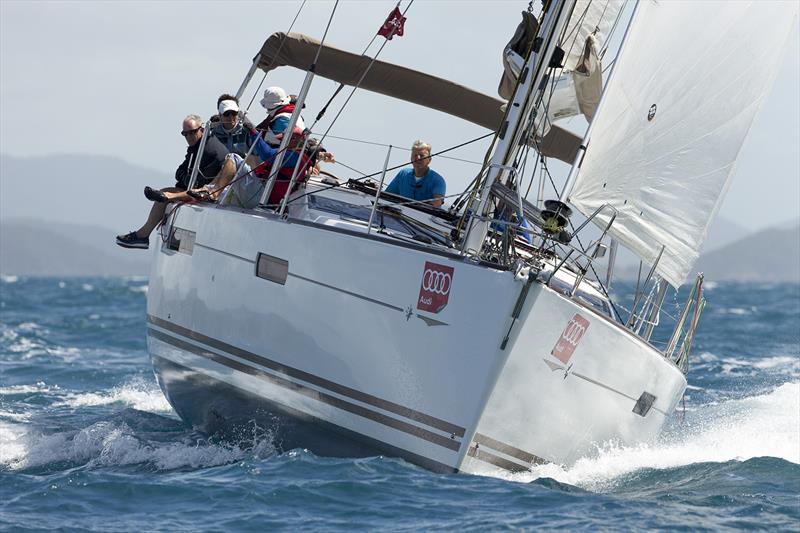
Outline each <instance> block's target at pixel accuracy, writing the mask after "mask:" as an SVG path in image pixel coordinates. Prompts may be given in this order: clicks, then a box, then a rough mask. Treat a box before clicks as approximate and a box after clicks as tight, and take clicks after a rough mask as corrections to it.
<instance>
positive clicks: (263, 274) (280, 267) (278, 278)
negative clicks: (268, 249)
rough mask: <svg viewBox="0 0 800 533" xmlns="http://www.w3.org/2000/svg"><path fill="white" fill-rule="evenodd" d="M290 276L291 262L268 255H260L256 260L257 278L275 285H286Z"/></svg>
mask: <svg viewBox="0 0 800 533" xmlns="http://www.w3.org/2000/svg"><path fill="white" fill-rule="evenodd" d="M288 275H289V261H287V260H285V259H281V258H279V257H273V256H271V255H267V254H262V253H259V254H258V259H257V260H256V276H258V277H259V278H263V279H266V280H269V281H272V282H274V283H280V284H281V285H285V284H286V276H288Z"/></svg>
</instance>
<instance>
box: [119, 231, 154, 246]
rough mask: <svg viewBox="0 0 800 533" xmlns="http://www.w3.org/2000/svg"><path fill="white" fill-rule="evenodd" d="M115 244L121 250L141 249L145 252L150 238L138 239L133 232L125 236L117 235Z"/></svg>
mask: <svg viewBox="0 0 800 533" xmlns="http://www.w3.org/2000/svg"><path fill="white" fill-rule="evenodd" d="M117 244H118V245H120V246H122V247H123V248H141V249H142V250H147V249H148V248H149V247H150V237H138V236H137V235H136V232H135V231H132V232H130V233H128V234H126V235H117Z"/></svg>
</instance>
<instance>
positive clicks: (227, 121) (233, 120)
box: [211, 94, 252, 157]
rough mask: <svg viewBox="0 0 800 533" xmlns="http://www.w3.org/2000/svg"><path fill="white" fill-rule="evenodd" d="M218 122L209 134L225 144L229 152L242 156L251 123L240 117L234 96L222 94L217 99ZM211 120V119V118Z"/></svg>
mask: <svg viewBox="0 0 800 533" xmlns="http://www.w3.org/2000/svg"><path fill="white" fill-rule="evenodd" d="M217 111H219V123H218V124H217V125H216V126H214V127H213V128H212V129H211V135H213V136H214V137H216V138H217V139H219V141H220V142H221V143H222V144H223V145H225V147H226V148H227V149H228V152H229V153H232V154H238V155H239V156H241V157H244V156H245V155H246V154H247V151H248V149H249V148H250V145H251V144H252V143H251V141H250V129H251V128H252V124H250V123H249V121H247V120H246V119H243V118H241V117H240V113H239V102H238V101H237V100H236V97H235V96H231V95H229V94H223V95H222V96H220V97H219V99H218V100H217ZM212 120H213V119H212Z"/></svg>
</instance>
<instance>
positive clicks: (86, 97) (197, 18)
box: [0, 0, 800, 229]
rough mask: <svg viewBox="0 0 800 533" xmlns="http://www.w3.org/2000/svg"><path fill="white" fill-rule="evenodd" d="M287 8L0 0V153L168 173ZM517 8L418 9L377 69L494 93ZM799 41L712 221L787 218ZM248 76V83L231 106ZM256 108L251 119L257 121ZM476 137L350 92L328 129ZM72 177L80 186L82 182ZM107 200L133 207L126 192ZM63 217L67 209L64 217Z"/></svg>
mask: <svg viewBox="0 0 800 533" xmlns="http://www.w3.org/2000/svg"><path fill="white" fill-rule="evenodd" d="M300 3H301V2H299V1H297V2H294V1H293V2H210V1H209V2H196V3H195V2H111V1H108V2H102V1H95V2H67V1H59V2H36V1H25V2H17V1H9V0H0V152H2V153H4V154H9V155H13V156H36V155H44V154H61V153H89V154H103V155H112V156H117V157H120V158H122V159H124V160H126V161H128V162H131V163H134V164H136V165H140V166H142V167H146V168H150V169H154V170H156V171H157V172H158V173H159V174H171V173H172V172H174V169H175V167H176V166H177V164H178V163H179V162H180V161H181V159H182V157H183V154H184V151H185V143H184V141H183V138H182V137H180V136H179V135H178V132H179V131H180V126H181V120H182V119H183V117H184V116H185V115H186V114H188V113H199V114H201V115H202V116H204V117H206V116H208V115H209V114H210V113H212V112H213V111H214V109H213V106H214V104H215V102H216V98H217V96H218V95H219V94H220V93H222V92H234V91H235V90H236V89H237V88H238V86H239V84H240V82H241V80H242V78H243V76H244V74H245V73H246V71H247V69H248V68H249V66H250V63H251V60H252V57H253V56H254V55H255V53H256V52H257V51H258V49H259V48H260V46H261V44H262V42H263V41H264V40H265V39H266V38H267V37H268V36H269V35H270V34H271V33H273V32H276V31H285V30H286V29H287V28H288V27H289V25H290V24H291V21H292V19H293V18H294V16H295V14H296V13H297V9H298V8H299V6H300ZM394 4H395V2H378V1H369V2H367V1H358V2H357V1H349V2H347V1H344V2H340V4H339V7H338V9H337V12H336V14H335V16H334V20H333V25H332V27H331V30H330V32H329V35H328V38H327V42H328V43H329V44H332V45H334V46H338V47H340V48H344V49H347V50H350V51H355V52H361V51H363V50H364V48H365V47H366V45H367V44H368V43H369V42H370V40H371V39H372V37H373V35H374V34H375V32H376V30H377V29H378V27H379V26H380V25H381V23H382V22H383V20H384V19H385V17H386V15H387V14H388V12H389V11H390V10H391V9H392V7H393V6H394ZM406 5H407V2H406V1H404V2H403V4H402V7H403V8H404V7H405V6H406ZM526 6H527V1H494V0H493V1H469V0H459V1H431V0H416V2H415V3H414V4H413V5H412V6H411V8H410V10H409V12H408V14H407V16H408V19H409V20H408V22H407V23H406V28H405V35H404V36H403V37H401V38H395V39H394V40H392V41H391V42H389V43H388V44H387V45H386V47H385V48H384V49H383V51H382V52H381V55H380V59H381V60H385V61H390V62H394V63H399V64H402V65H406V66H409V67H412V68H416V69H419V70H422V71H426V72H430V73H433V74H437V75H439V76H441V77H444V78H448V79H451V80H453V81H456V82H458V83H462V84H464V85H467V86H469V87H472V88H475V89H478V90H480V91H483V92H485V93H488V94H496V92H495V91H496V88H497V83H498V80H499V76H500V73H501V65H500V55H501V51H502V48H503V46H504V45H505V43H506V42H507V40H508V39H509V37H510V35H511V34H512V33H513V31H514V28H515V26H516V24H517V22H518V19H519V12H520V11H522V10H523V9H525V7H526ZM332 7H333V2H328V1H324V2H323V1H309V2H307V3H306V5H305V7H304V9H303V11H302V13H301V14H300V17H299V19H298V21H297V23H296V25H295V27H294V30H293V31H298V32H301V33H306V34H309V35H311V36H314V37H317V38H320V37H321V36H322V33H323V31H324V29H325V24H326V22H327V20H328V16H329V15H330V11H331V9H332ZM798 41H799V39H798V32H797V26H796V23H795V29H794V30H793V32H792V35H791V37H790V43H789V46H787V48H786V50H783V51H778V50H776V53H781V54H783V57H784V61H783V66H782V68H781V70H780V72H779V73H778V76H777V80H776V84H775V87H774V89H773V91H772V93H771V95H770V96H769V98H768V100H767V102H766V104H765V105H764V107H763V109H762V112H761V115H760V117H759V119H758V121H757V123H756V125H755V126H754V128H753V130H752V132H751V135H750V138H749V140H748V143H747V145H746V146H745V149H744V151H743V153H742V157H741V159H740V162H739V166H738V169H737V172H736V174H737V175H736V177H735V179H734V183H733V185H732V187H731V189H730V191H729V194H728V198H727V200H726V203H725V205H724V206H723V208H722V215H723V216H726V217H727V218H730V219H732V220H735V221H737V222H738V223H739V224H741V225H744V226H748V227H750V228H752V229H757V228H762V227H765V226H768V225H771V224H774V223H779V222H784V221H786V220H790V219H793V218H797V217H800V155H799V153H800V151H798V146H799V145H800V114H799V111H798V103H799V100H800V96H799V94H800V89H798V86H799V82H798V78H800V67H799V63H800V60H799V59H798ZM382 42H383V40H382V39H381V40H379V41H376V42H375V43H374V44H373V45H372V47H371V48H370V49H369V51H368V53H370V52H371V53H374V52H375V51H377V49H378V46H379V45H380V44H381V43H382ZM262 77H263V74H262V73H257V74H256V76H255V77H254V79H253V82H252V83H251V85H250V89H249V90H248V91H247V92H246V93H245V96H246V98H245V99H244V102H243V105H245V106H246V104H247V102H249V100H250V97H252V95H253V92H254V90H255V89H256V87H257V86H258V83H259V82H260V81H261V78H262ZM302 78H303V73H301V72H298V71H295V70H292V69H287V68H282V69H278V70H277V71H273V72H272V73H270V74H269V76H268V77H267V79H266V81H265V82H264V87H266V86H268V85H282V86H284V87H286V88H287V89H288V90H290V91H294V92H296V91H297V90H298V89H299V87H300V83H301V81H302ZM334 88H335V85H334V84H332V83H331V82H328V81H327V80H323V79H321V78H317V79H316V80H315V81H314V84H313V86H312V90H311V94H310V97H309V100H308V105H307V109H306V111H305V112H304V116H305V118H306V120H307V121H308V122H311V121H313V118H314V116H315V115H316V113H317V111H318V110H319V109H320V108H321V107H322V105H324V103H325V101H326V100H327V98H328V97H329V96H330V95H331V94H332V92H333V90H334ZM262 89H263V88H262ZM346 94H349V92H343V94H341V95H340V96H339V97H338V98H337V99H336V101H335V103H334V105H333V106H332V107H331V109H330V110H329V111H328V117H327V118H328V119H327V120H325V121H323V122H321V124H320V127H318V128H317V129H318V130H319V129H320V128H322V129H324V128H327V126H328V125H329V124H330V119H331V118H333V116H334V115H335V112H336V111H337V110H338V108H339V106H340V105H341V104H342V103H343V102H344V100H345V97H346ZM257 100H258V98H257V99H256V102H255V103H254V104H253V106H252V108H251V116H252V117H253V119H254V120H255V121H260V120H261V118H262V117H263V110H262V109H261V107H260V106H259V105H258V102H257ZM486 132H487V131H486V130H484V129H483V128H480V127H478V126H475V125H472V124H469V123H466V122H464V121H462V120H459V119H455V118H452V117H448V116H446V115H444V114H441V113H438V112H433V111H426V110H424V109H422V108H420V107H418V106H414V105H412V104H406V103H403V102H399V101H397V100H393V99H389V98H386V97H382V96H376V95H372V94H370V93H367V92H365V91H359V92H357V93H356V96H355V97H354V98H353V100H351V102H350V103H349V104H348V107H347V109H346V110H345V113H344V114H343V115H342V118H341V119H339V120H338V121H337V122H336V124H335V125H334V128H333V130H332V132H331V134H332V135H336V136H341V137H348V138H354V139H362V140H367V141H371V142H378V143H386V144H393V145H395V146H399V147H402V148H407V147H408V146H410V144H411V143H412V142H413V141H414V140H415V139H416V138H418V137H421V138H424V139H426V140H428V141H429V142H431V143H432V144H433V148H434V152H435V151H438V150H441V149H444V148H446V147H449V146H452V145H456V144H459V143H461V142H464V141H467V140H470V139H473V138H475V137H478V136H480V135H482V134H484V133H486ZM325 144H326V146H327V147H328V149H329V150H331V151H332V152H334V153H335V154H336V156H337V159H339V160H340V161H341V162H343V163H345V164H347V165H348V166H350V167H353V168H356V169H359V170H361V171H363V172H365V173H371V172H374V171H376V170H380V168H381V166H382V164H383V160H384V158H385V154H386V148H384V147H381V146H373V145H367V144H357V143H353V142H348V141H344V140H339V139H330V140H328V141H327V142H326V143H325ZM485 147H486V144H485V143H479V144H477V143H476V144H474V145H471V146H469V147H466V148H463V149H460V150H459V151H457V152H455V153H452V154H450V155H453V156H455V157H459V158H463V159H467V160H470V161H479V160H481V159H482V158H483V154H484V150H485ZM407 159H408V152H407V151H403V150H394V151H393V156H392V160H391V164H399V163H402V162H404V161H407ZM432 167H433V168H435V169H436V170H438V171H440V172H441V173H442V174H444V175H445V176H446V178H447V180H448V192H450V193H452V192H455V191H456V190H458V189H461V188H463V187H464V186H465V185H466V184H467V183H468V182H469V181H470V180H471V179H472V177H474V174H475V172H476V171H477V168H478V167H477V165H474V164H471V163H464V162H456V161H452V160H445V159H443V158H439V159H434V161H433V164H432ZM328 170H331V171H333V172H334V173H336V174H338V175H340V176H341V177H343V178H349V177H355V176H357V174H355V173H354V172H352V171H350V170H347V169H345V168H344V167H342V166H340V165H335V166H331V167H328ZM149 178H150V176H148V175H147V174H146V173H144V175H143V176H142V178H141V184H140V185H142V186H143V185H145V184H151V185H162V186H165V185H170V183H152V180H151V179H149ZM0 179H2V180H4V181H5V180H9V179H13V177H10V176H2V177H0ZM70 179H71V180H72V182H73V183H79V180H80V177H78V176H72V177H70ZM114 185H115V184H114V180H113V176H110V177H109V190H107V191H87V194H89V195H93V194H96V195H97V197H98V198H99V195H100V194H105V193H108V192H113V188H114ZM117 201H118V202H132V203H135V204H136V205H141V207H142V210H144V209H145V208H146V205H145V204H144V203H143V201H142V198H140V197H138V196H137V197H132V198H119V199H118V200H117ZM0 215H1V213H0ZM32 215H33V213H32ZM51 215H53V214H51ZM69 217H70V215H69V211H68V210H67V208H65V211H64V217H63V218H64V219H69ZM130 225H133V221H131V223H130ZM121 229H124V227H123V228H121Z"/></svg>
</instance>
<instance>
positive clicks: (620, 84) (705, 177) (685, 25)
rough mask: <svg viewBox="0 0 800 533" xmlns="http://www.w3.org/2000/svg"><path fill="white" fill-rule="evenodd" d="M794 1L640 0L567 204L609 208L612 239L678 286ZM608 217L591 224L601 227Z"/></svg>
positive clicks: (722, 187)
mask: <svg viewBox="0 0 800 533" xmlns="http://www.w3.org/2000/svg"><path fill="white" fill-rule="evenodd" d="M796 9H797V4H796V3H795V2H764V1H750V2H746V1H739V2H727V1H704V2H688V1H677V0H671V1H668V2H666V1H655V0H642V1H641V2H640V4H639V6H638V7H637V10H636V13H635V14H634V19H633V20H632V22H631V28H630V30H629V35H628V37H627V39H626V41H625V43H624V45H623V49H622V50H621V52H620V54H619V56H618V58H617V61H618V65H617V67H616V72H615V73H614V75H613V76H612V78H611V80H610V81H609V82H608V85H607V87H606V89H605V93H604V96H603V101H602V102H601V104H600V107H599V109H598V111H597V114H596V116H595V121H594V124H593V129H592V133H591V139H590V141H589V143H588V145H587V149H586V153H585V156H584V158H583V161H582V163H581V166H580V169H579V172H578V174H577V178H576V179H575V182H574V185H573V188H572V190H571V191H570V192H569V197H568V198H569V201H570V202H571V203H572V204H573V205H574V206H575V207H577V208H578V210H580V211H581V212H582V213H583V214H585V215H587V216H588V215H589V214H591V213H592V212H594V211H595V210H596V209H597V208H599V207H601V206H603V205H604V204H610V205H611V206H613V207H615V208H616V209H617V210H618V216H617V218H616V220H615V221H614V224H613V226H612V227H611V234H612V236H613V237H615V238H616V239H618V240H619V241H620V242H621V243H622V244H623V245H625V246H627V247H628V248H630V249H631V250H632V251H634V252H635V253H636V254H637V255H639V257H641V258H642V259H643V260H645V261H647V262H650V263H652V262H654V261H655V260H656V258H657V257H658V255H659V252H660V251H661V249H662V246H663V248H664V253H663V256H662V257H661V259H660V261H659V263H658V267H657V272H658V273H659V274H660V275H661V277H663V278H664V279H666V280H667V281H668V282H669V283H670V284H671V285H673V286H676V287H677V286H679V285H680V284H682V283H683V281H684V280H685V279H686V276H687V274H689V272H690V270H691V268H692V266H693V265H694V263H695V261H696V259H697V257H698V255H699V249H700V246H701V245H702V243H703V240H704V239H705V236H706V233H707V231H708V226H709V224H710V223H711V221H712V220H713V218H714V216H715V215H716V213H717V211H718V209H719V207H720V204H721V202H722V198H723V196H724V194H725V192H726V190H727V187H728V183H729V179H730V177H731V174H732V172H733V169H734V165H735V163H736V159H737V157H738V155H739V151H740V149H741V146H742V144H743V143H744V141H745V138H746V137H747V134H748V131H749V130H750V126H751V125H752V123H753V121H754V119H755V116H756V113H757V111H758V109H759V108H760V105H761V103H762V101H763V99H764V97H765V95H766V93H767V91H768V89H769V87H771V85H772V81H773V80H774V77H775V74H776V71H777V68H778V65H779V61H780V57H781V51H782V50H783V46H784V43H785V42H786V40H787V37H788V33H789V31H790V30H791V28H792V26H793V23H794V14H795V11H796ZM609 217H610V213H608V212H604V213H602V214H601V215H600V216H598V217H597V218H596V219H595V221H596V222H597V223H598V225H603V226H604V225H605V224H606V223H607V221H608V220H609Z"/></svg>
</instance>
